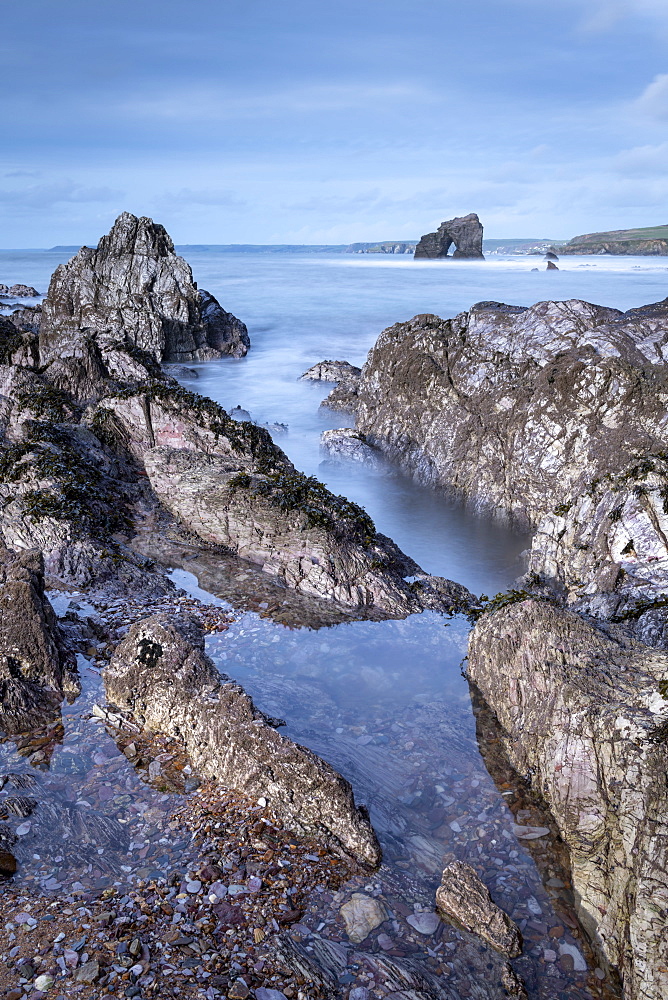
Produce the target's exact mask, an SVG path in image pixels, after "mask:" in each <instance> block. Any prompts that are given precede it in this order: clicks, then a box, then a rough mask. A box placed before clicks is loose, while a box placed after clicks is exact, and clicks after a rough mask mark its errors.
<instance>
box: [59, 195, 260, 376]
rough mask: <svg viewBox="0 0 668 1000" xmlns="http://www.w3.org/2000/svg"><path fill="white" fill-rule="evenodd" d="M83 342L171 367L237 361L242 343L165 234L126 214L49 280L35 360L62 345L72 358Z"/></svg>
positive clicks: (239, 330) (244, 335)
mask: <svg viewBox="0 0 668 1000" xmlns="http://www.w3.org/2000/svg"><path fill="white" fill-rule="evenodd" d="M82 331H85V333H83V332H82ZM86 338H88V339H90V338H94V339H95V341H96V342H98V343H103V342H105V341H107V342H116V341H120V342H121V343H127V344H130V345H131V346H133V347H136V348H139V349H140V350H143V351H147V352H148V353H149V354H151V355H152V356H153V357H154V358H155V360H156V361H173V362H177V361H193V360H195V359H200V360H202V359H205V358H217V357H222V356H223V355H226V354H231V355H233V356H235V357H240V356H242V355H244V354H245V353H246V351H247V350H248V347H249V343H250V341H249V339H248V331H247V330H246V327H245V325H244V324H243V323H242V322H241V321H240V320H238V319H236V317H234V316H232V315H231V314H230V313H227V312H226V311H225V310H224V309H223V308H222V307H221V306H220V305H219V303H218V302H217V301H216V299H215V298H214V297H213V296H212V295H210V294H209V293H208V292H204V291H201V290H199V291H198V289H197V286H196V284H195V283H194V281H193V276H192V271H191V269H190V266H189V264H187V263H186V261H185V260H183V258H181V257H178V256H177V255H176V254H175V253H174V245H173V243H172V241H171V239H170V237H169V236H168V234H167V232H166V231H165V229H164V228H163V227H162V226H161V225H158V224H156V223H154V222H153V221H152V220H151V219H147V218H143V217H142V218H141V219H138V218H137V217H136V216H134V215H131V214H130V213H129V212H124V213H123V214H122V215H120V216H119V217H118V219H117V220H116V222H115V223H114V226H113V228H112V229H111V231H110V232H109V234H108V235H107V236H104V237H103V238H102V239H101V240H100V242H99V244H98V246H97V248H96V249H95V250H92V249H90V248H89V247H82V249H81V250H80V251H79V253H78V254H77V255H76V257H73V258H72V260H70V261H69V262H68V263H67V264H62V265H60V267H58V268H57V269H56V271H55V273H54V275H53V278H52V279H51V284H50V285H49V290H48V292H47V295H46V298H45V300H44V303H43V311H42V321H41V327H40V353H41V357H42V363H47V362H49V361H51V360H53V359H54V358H56V357H58V356H62V355H63V353H65V351H64V348H65V345H67V353H68V354H69V355H72V356H76V353H77V352H78V351H79V352H80V351H81V349H82V348H81V343H82V341H84V340H85V339H86Z"/></svg>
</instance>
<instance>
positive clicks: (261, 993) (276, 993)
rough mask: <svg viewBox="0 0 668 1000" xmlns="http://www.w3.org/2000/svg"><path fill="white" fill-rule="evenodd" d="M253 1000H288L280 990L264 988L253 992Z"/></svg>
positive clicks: (261, 987)
mask: <svg viewBox="0 0 668 1000" xmlns="http://www.w3.org/2000/svg"><path fill="white" fill-rule="evenodd" d="M351 996H352V993H351ZM255 1000H288V998H287V997H286V995H285V993H281V991H280V990H271V989H268V988H267V987H266V986H260V987H258V989H256V990H255ZM359 1000H361V998H359Z"/></svg>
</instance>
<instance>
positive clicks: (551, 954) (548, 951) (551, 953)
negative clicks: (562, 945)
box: [543, 948, 557, 962]
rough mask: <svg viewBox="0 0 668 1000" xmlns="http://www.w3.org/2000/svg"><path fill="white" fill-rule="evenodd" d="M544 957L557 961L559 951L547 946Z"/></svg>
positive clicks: (547, 959) (550, 960) (547, 960)
mask: <svg viewBox="0 0 668 1000" xmlns="http://www.w3.org/2000/svg"><path fill="white" fill-rule="evenodd" d="M543 958H544V959H545V961H546V962H556V961H557V953H556V951H553V950H552V949H551V948H546V949H545V951H544V952H543Z"/></svg>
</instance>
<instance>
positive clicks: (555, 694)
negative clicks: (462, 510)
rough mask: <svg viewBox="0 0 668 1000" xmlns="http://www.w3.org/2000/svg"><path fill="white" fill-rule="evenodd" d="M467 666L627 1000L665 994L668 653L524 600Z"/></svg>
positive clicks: (483, 635) (489, 626)
mask: <svg viewBox="0 0 668 1000" xmlns="http://www.w3.org/2000/svg"><path fill="white" fill-rule="evenodd" d="M468 676H469V679H470V680H471V681H472V683H473V684H474V685H475V686H476V687H477V688H478V689H479V690H480V692H481V694H482V696H483V698H484V699H485V701H486V702H487V703H488V705H489V706H490V707H491V708H492V710H493V711H494V712H495V713H496V716H497V719H498V721H499V723H500V726H501V730H502V740H503V745H504V747H505V750H506V753H507V755H508V757H509V759H510V761H511V763H512V764H513V766H514V767H515V769H516V770H517V771H518V772H519V773H520V774H523V775H528V776H529V779H530V781H531V784H532V787H533V788H534V789H535V790H536V791H537V792H539V793H540V794H541V795H542V797H543V798H544V800H545V801H546V803H547V805H548V807H549V809H550V811H551V813H552V815H553V817H554V819H555V821H556V823H557V826H558V828H559V831H560V833H561V836H562V837H563V839H564V841H565V843H566V845H567V847H568V851H569V854H570V859H571V869H572V879H573V888H574V890H575V899H576V903H577V907H578V910H579V916H580V919H581V920H582V923H583V925H584V926H585V928H586V929H587V931H588V933H589V934H590V936H591V937H592V939H593V940H594V942H595V943H596V944H597V945H598V947H599V948H600V950H601V951H602V952H603V954H604V955H605V956H606V958H607V960H608V961H609V962H610V963H611V964H612V965H614V966H616V967H617V969H618V970H619V972H620V975H621V978H622V982H623V986H624V996H625V998H626V1000H665V998H666V997H667V996H668V966H667V965H666V954H668V919H666V918H667V915H668V785H667V784H666V770H667V767H668V745H667V744H668V701H667V700H665V699H664V697H663V696H662V693H661V692H663V694H666V693H667V692H666V690H665V682H666V679H667V678H668V653H666V652H664V651H660V650H656V649H651V648H650V647H648V646H645V645H644V644H643V643H640V642H638V641H637V640H636V639H634V638H633V637H632V636H630V634H629V632H628V630H626V629H624V628H622V627H621V626H619V625H610V624H602V623H600V622H599V623H595V622H593V621H590V620H586V619H585V618H584V617H582V616H580V615H577V614H575V613H574V612H572V611H569V610H567V609H565V608H560V607H557V606H555V605H553V604H551V603H550V602H548V601H546V600H541V599H535V598H527V599H525V600H519V601H518V602H516V603H512V604H509V605H507V606H506V607H503V608H500V609H499V610H496V611H494V612H490V613H487V614H484V615H483V616H482V617H481V618H480V620H479V621H478V623H477V625H476V627H475V628H474V630H473V632H472V633H471V637H470V641H469V653H468Z"/></svg>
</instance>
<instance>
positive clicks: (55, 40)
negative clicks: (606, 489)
mask: <svg viewBox="0 0 668 1000" xmlns="http://www.w3.org/2000/svg"><path fill="white" fill-rule="evenodd" d="M0 48H1V50H2V57H1V58H0V95H2V96H0V109H1V113H2V118H1V124H0V135H1V137H2V138H1V139H0V246H2V247H30V246H33V247H36V246H50V245H53V244H56V243H65V244H69V243H72V244H79V243H83V242H88V243H94V242H95V241H96V240H97V238H98V237H99V236H100V235H101V234H102V233H103V232H105V231H107V230H108V228H109V226H110V225H111V223H112V221H113V219H114V218H115V216H116V215H117V214H118V213H119V212H120V211H122V210H124V209H127V210H129V211H132V212H134V213H135V214H143V215H150V216H152V217H153V218H155V219H156V220H159V221H161V222H162V223H163V224H164V225H165V226H166V227H167V228H168V230H169V231H170V233H171V234H172V236H173V237H174V239H175V241H176V242H178V243H237V242H248V243H321V242H322V243H347V242H351V241H354V240H375V239H400V238H411V237H415V236H419V235H421V234H422V233H424V232H427V231H429V230H431V229H433V228H434V227H435V226H436V225H437V224H438V223H439V222H440V221H441V220H442V219H444V218H449V217H451V216H453V215H460V214H465V213H467V212H470V211H476V212H478V214H479V215H480V216H481V219H482V221H483V223H484V225H485V231H486V235H489V236H495V237H504V236H505V237H511V236H546V237H553V238H567V237H571V236H574V235H576V234H578V233H581V232H590V231H596V230H601V229H610V228H624V227H627V226H636V225H653V224H657V223H668V170H667V169H666V164H668V0H558V2H553V3H550V2H542V3H541V2H539V0H465V2H463V0H336V2H335V3H330V4H327V5H325V4H319V3H316V2H314V0H308V2H306V0H282V2H281V3H276V0H188V2H187V3H186V2H185V0H132V2H130V0H106V2H105V3H103V4H91V2H90V0H86V2H83V0H60V2H59V3H54V2H53V0H23V2H22V3H20V4H16V3H13V4H10V3H8V2H7V0H6V2H5V4H3V17H2V29H1V30H0Z"/></svg>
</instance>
